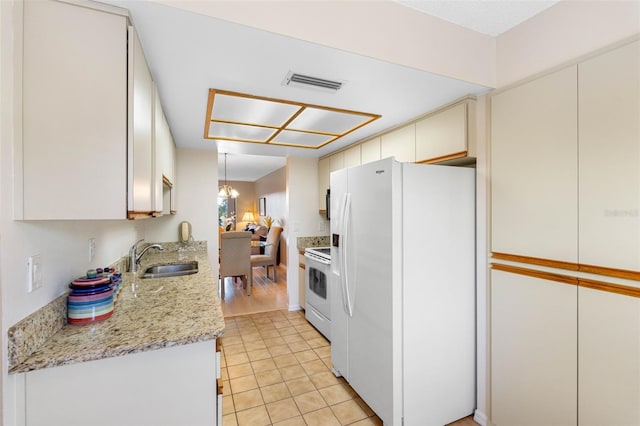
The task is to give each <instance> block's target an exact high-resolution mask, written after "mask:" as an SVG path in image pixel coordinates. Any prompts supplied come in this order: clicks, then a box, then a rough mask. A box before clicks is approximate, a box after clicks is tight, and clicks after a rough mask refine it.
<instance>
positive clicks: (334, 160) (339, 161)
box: [329, 152, 344, 173]
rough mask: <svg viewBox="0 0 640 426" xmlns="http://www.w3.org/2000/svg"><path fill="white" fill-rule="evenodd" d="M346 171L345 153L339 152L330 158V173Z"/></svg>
mask: <svg viewBox="0 0 640 426" xmlns="http://www.w3.org/2000/svg"><path fill="white" fill-rule="evenodd" d="M340 169H344V153H343V152H337V153H335V154H333V155H332V156H330V157H329V173H331V172H335V171H336V170H340Z"/></svg>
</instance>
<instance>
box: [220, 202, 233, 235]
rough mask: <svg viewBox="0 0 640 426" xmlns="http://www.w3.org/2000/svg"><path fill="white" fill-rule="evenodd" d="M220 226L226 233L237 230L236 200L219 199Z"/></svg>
mask: <svg viewBox="0 0 640 426" xmlns="http://www.w3.org/2000/svg"><path fill="white" fill-rule="evenodd" d="M218 225H219V226H221V227H222V228H224V230H225V231H235V229H236V199H235V198H220V197H218Z"/></svg>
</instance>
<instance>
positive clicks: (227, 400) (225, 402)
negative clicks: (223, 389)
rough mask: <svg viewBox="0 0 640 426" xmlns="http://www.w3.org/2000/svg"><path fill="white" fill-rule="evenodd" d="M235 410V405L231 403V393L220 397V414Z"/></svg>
mask: <svg viewBox="0 0 640 426" xmlns="http://www.w3.org/2000/svg"><path fill="white" fill-rule="evenodd" d="M235 411H236V407H235V405H234V403H233V396H232V395H224V396H223V397H222V414H231V413H233V412H235Z"/></svg>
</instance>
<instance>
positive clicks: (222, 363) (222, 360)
mask: <svg viewBox="0 0 640 426" xmlns="http://www.w3.org/2000/svg"><path fill="white" fill-rule="evenodd" d="M226 366H227V357H226V356H221V357H220V367H226Z"/></svg>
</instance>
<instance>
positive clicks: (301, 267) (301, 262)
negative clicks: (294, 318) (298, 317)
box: [298, 254, 307, 309]
mask: <svg viewBox="0 0 640 426" xmlns="http://www.w3.org/2000/svg"><path fill="white" fill-rule="evenodd" d="M306 271H307V270H306V266H305V258H304V254H298V300H299V303H300V307H301V308H302V309H307V301H306V295H305V290H306V287H307V286H306V284H305V278H306Z"/></svg>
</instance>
